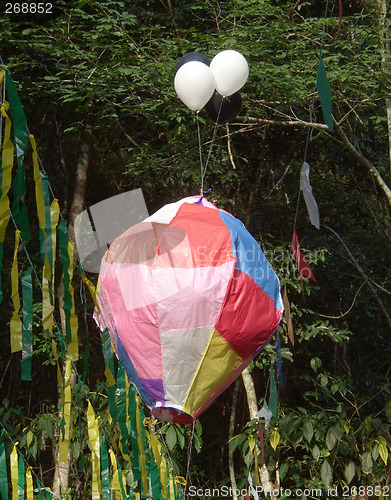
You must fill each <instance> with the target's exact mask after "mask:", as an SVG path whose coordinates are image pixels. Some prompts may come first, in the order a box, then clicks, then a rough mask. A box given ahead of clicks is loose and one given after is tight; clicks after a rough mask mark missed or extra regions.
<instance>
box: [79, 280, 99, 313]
mask: <svg viewBox="0 0 391 500" xmlns="http://www.w3.org/2000/svg"><path fill="white" fill-rule="evenodd" d="M81 279H82V280H83V282H84V283H85V284H86V285H87V288H88V291H89V292H90V295H91V298H92V300H93V302H94V306H95V310H96V312H97V313H98V314H100V310H99V306H98V297H97V289H96V288H95V286H94V284H93V283H91V281H90V280H89V279H88V278H87V276H86V275H85V274H84V273H83V272H82V273H81Z"/></svg>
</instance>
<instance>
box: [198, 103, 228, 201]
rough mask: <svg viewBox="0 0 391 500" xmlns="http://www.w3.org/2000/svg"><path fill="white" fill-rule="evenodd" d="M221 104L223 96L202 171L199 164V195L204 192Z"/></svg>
mask: <svg viewBox="0 0 391 500" xmlns="http://www.w3.org/2000/svg"><path fill="white" fill-rule="evenodd" d="M222 106H223V98H222V99H221V101H220V106H219V111H218V113H217V117H216V123H215V126H214V129H213V135H212V140H211V143H210V147H209V152H208V157H207V159H206V162H205V167H204V169H203V171H202V166H201V172H202V173H201V195H202V194H203V192H204V179H205V174H206V169H207V168H208V165H209V160H210V156H211V154H212V150H213V146H214V143H215V140H216V134H217V127H218V125H219V118H220V113H221V108H222Z"/></svg>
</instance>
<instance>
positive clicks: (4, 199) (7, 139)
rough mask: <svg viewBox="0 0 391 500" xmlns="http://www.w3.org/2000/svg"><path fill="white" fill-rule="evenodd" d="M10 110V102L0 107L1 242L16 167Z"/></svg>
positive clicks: (7, 219)
mask: <svg viewBox="0 0 391 500" xmlns="http://www.w3.org/2000/svg"><path fill="white" fill-rule="evenodd" d="M3 77H4V75H3ZM8 109H9V104H8V102H4V103H3V104H2V105H1V107H0V112H1V116H2V117H3V118H5V129H4V141H3V151H2V155H1V161H2V170H3V178H2V186H1V187H2V192H1V198H0V242H1V243H3V242H4V238H5V231H6V229H7V226H8V222H9V220H10V213H9V206H10V201H9V198H8V191H9V190H10V187H11V183H12V168H13V166H14V145H13V143H12V141H11V126H12V123H11V119H10V117H9V116H8V114H7V111H8Z"/></svg>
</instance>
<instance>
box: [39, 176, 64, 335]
mask: <svg viewBox="0 0 391 500" xmlns="http://www.w3.org/2000/svg"><path fill="white" fill-rule="evenodd" d="M40 175H41V174H40ZM59 215H60V207H59V205H58V201H57V200H53V201H52V203H51V205H50V226H51V233H52V234H51V240H52V264H51V265H50V262H49V258H48V255H47V254H46V255H45V263H44V266H43V276H42V325H43V328H44V329H45V330H49V331H50V332H51V331H52V330H53V326H54V319H53V313H54V273H55V262H56V247H57V238H56V227H57V224H58V218H59Z"/></svg>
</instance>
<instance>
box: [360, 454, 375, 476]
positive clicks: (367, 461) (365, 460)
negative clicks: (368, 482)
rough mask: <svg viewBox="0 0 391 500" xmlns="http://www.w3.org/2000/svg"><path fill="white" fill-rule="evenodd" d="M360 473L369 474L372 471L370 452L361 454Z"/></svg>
mask: <svg viewBox="0 0 391 500" xmlns="http://www.w3.org/2000/svg"><path fill="white" fill-rule="evenodd" d="M361 465H362V471H363V472H364V474H369V473H370V472H371V471H372V467H373V461H372V456H371V452H370V451H366V452H365V453H363V455H362V457H361Z"/></svg>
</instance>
